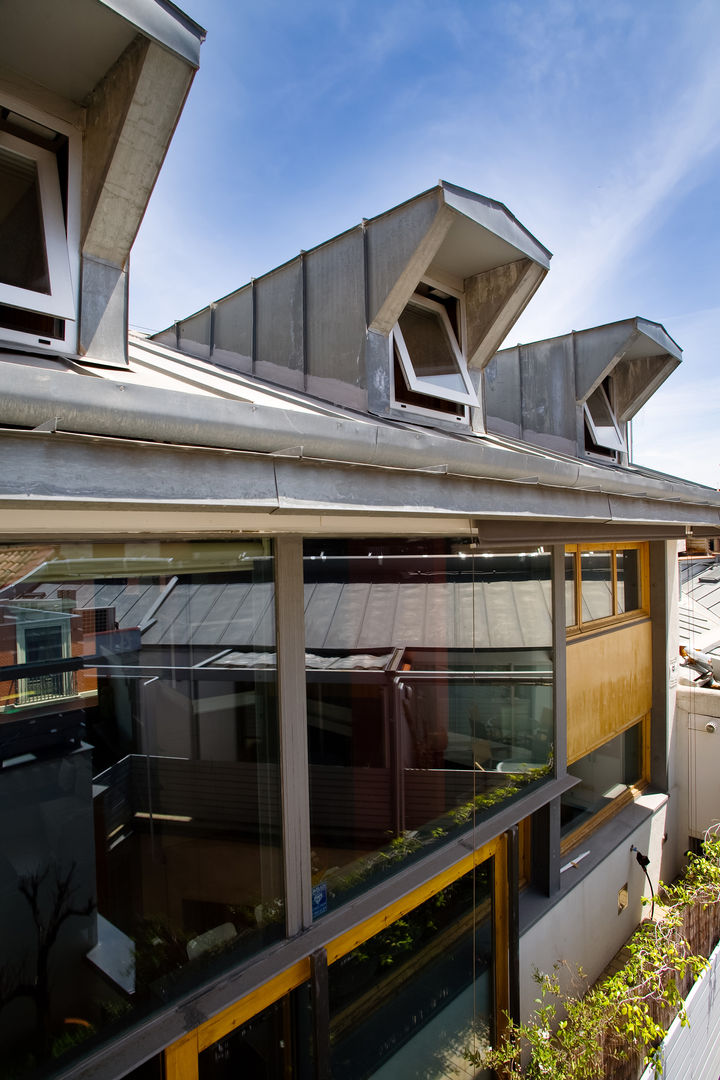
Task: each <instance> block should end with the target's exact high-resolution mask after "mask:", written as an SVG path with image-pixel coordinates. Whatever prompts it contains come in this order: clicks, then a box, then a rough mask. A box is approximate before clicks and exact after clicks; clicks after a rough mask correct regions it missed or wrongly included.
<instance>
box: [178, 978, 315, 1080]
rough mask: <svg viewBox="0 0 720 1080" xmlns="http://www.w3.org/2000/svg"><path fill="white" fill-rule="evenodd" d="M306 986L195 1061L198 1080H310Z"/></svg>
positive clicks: (312, 1066) (310, 1034) (310, 1028)
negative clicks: (287, 1079)
mask: <svg viewBox="0 0 720 1080" xmlns="http://www.w3.org/2000/svg"><path fill="white" fill-rule="evenodd" d="M315 1076H316V1071H315V1063H314V1044H313V1014H312V999H311V995H310V986H309V984H308V983H305V984H303V985H302V986H300V987H298V989H297V990H294V991H293V992H292V993H290V994H286V995H285V996H284V997H282V998H280V1000H279V1001H276V1002H274V1003H273V1004H272V1005H269V1006H268V1007H267V1008H266V1009H263V1010H262V1012H259V1013H258V1014H257V1016H253V1018H252V1019H251V1020H248V1022H247V1023H246V1024H243V1025H242V1026H241V1027H239V1028H237V1029H236V1030H235V1031H233V1032H232V1033H231V1034H230V1035H227V1036H226V1037H225V1038H224V1039H220V1040H219V1041H218V1042H216V1043H213V1045H212V1046H209V1047H208V1048H207V1049H206V1050H203V1051H202V1052H201V1053H200V1054H199V1055H198V1080H286V1078H289V1077H293V1080H314V1077H315Z"/></svg>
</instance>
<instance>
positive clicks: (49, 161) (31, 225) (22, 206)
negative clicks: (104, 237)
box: [0, 110, 75, 345]
mask: <svg viewBox="0 0 720 1080" xmlns="http://www.w3.org/2000/svg"><path fill="white" fill-rule="evenodd" d="M66 144H67V139H65V138H63V136H61V135H58V134H57V133H56V132H54V131H51V130H50V129H47V128H45V127H44V126H43V125H41V124H38V123H35V122H33V121H30V120H27V119H26V118H25V117H21V116H19V115H18V114H15V113H12V112H10V111H8V110H2V112H1V113H0V327H2V328H4V330H5V332H4V333H3V334H2V336H3V337H10V339H11V340H12V339H15V340H20V341H27V340H28V338H29V339H30V340H32V341H33V342H34V343H40V344H45V345H56V344H59V343H64V342H65V340H66V327H65V322H66V320H74V319H75V304H74V299H73V288H72V282H71V276H70V262H69V258H68V241H67V230H66V210H67V198H63V195H64V189H63V186H62V185H61V178H60V168H61V161H60V159H61V158H62V159H63V161H65V159H66V157H67V145H66ZM65 171H67V170H66V168H65ZM7 331H9V333H7Z"/></svg>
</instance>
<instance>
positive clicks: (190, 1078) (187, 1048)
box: [165, 1028, 198, 1080]
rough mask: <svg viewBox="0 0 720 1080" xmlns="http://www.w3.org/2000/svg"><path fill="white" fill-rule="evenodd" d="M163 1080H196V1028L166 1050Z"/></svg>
mask: <svg viewBox="0 0 720 1080" xmlns="http://www.w3.org/2000/svg"><path fill="white" fill-rule="evenodd" d="M165 1080H198V1031H197V1028H196V1029H195V1031H191V1032H190V1033H189V1034H188V1035H183V1037H182V1039H178V1041H177V1042H174V1043H173V1044H172V1046H168V1048H167V1049H166V1051H165Z"/></svg>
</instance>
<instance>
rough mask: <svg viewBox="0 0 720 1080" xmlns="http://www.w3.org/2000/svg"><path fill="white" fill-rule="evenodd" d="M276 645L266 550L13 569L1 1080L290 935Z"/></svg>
mask: <svg viewBox="0 0 720 1080" xmlns="http://www.w3.org/2000/svg"><path fill="white" fill-rule="evenodd" d="M274 634H275V612H274V590H273V557H272V548H271V546H270V545H269V544H268V543H263V542H261V541H252V542H249V543H202V544H201V543H183V542H176V543H146V544H143V543H126V544H123V543H117V544H92V543H86V544H79V543H76V544H57V545H53V544H46V545H35V546H32V547H31V546H24V547H21V546H3V547H0V766H1V767H0V852H2V854H1V855H0V912H2V920H1V921H0V938H1V940H2V947H1V955H2V958H3V960H2V963H3V971H2V982H3V988H4V1000H3V1002H2V1005H3V1007H2V1008H0V1050H1V1052H2V1057H3V1061H4V1063H5V1067H6V1069H7V1071H8V1073H9V1074H12V1073H13V1072H18V1073H19V1072H23V1071H24V1070H25V1069H26V1068H29V1067H32V1066H33V1065H38V1064H41V1063H42V1061H43V1060H48V1061H49V1060H52V1059H54V1057H55V1056H57V1055H58V1054H60V1053H61V1052H62V1051H63V1050H65V1049H66V1048H71V1047H72V1046H73V1045H74V1044H76V1043H81V1042H84V1043H85V1044H86V1047H87V1046H89V1045H92V1040H93V1039H94V1038H97V1037H98V1036H100V1035H101V1034H102V1033H103V1032H111V1031H113V1030H116V1029H117V1028H118V1026H122V1025H123V1024H124V1023H127V1022H131V1021H132V1020H134V1019H135V1018H137V1017H138V1016H140V1015H143V1014H146V1013H148V1012H152V1011H153V1010H154V1009H155V1008H158V1007H161V1006H162V1005H164V1004H165V1003H167V1002H168V1001H171V1000H172V999H173V998H174V997H176V996H178V995H179V994H181V993H184V992H186V991H187V990H188V989H189V988H190V987H192V986H194V985H196V984H198V983H199V982H202V981H205V980H207V979H208V978H210V977H212V975H213V974H214V973H216V972H219V971H222V970H224V969H225V968H227V966H228V965H229V964H231V963H235V962H237V961H238V960H239V959H241V958H242V957H244V956H247V955H250V954H252V953H254V952H256V951H257V950H259V949H261V948H262V947H263V946H265V945H266V944H268V943H269V942H271V941H275V940H277V939H278V938H280V937H282V936H283V935H284V932H285V927H284V897H283V873H282V856H281V839H282V835H281V832H282V830H281V816H280V780H279V762H278V730H277V715H276V703H277V693H276V672H275V663H274V660H273V661H272V663H268V662H267V657H268V655H272V653H273V650H274V641H275V637H274ZM228 655H233V656H235V657H241V658H242V663H240V662H238V661H236V663H235V664H234V665H233V666H225V665H224V664H223V657H225V656H228ZM88 1040H90V1042H89V1043H88Z"/></svg>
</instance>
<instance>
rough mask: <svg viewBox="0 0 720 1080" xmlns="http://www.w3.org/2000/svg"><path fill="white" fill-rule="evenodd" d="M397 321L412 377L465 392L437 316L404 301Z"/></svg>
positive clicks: (452, 353) (451, 350) (448, 343)
mask: <svg viewBox="0 0 720 1080" xmlns="http://www.w3.org/2000/svg"><path fill="white" fill-rule="evenodd" d="M398 322H399V324H400V330H401V331H402V336H403V340H404V341H405V347H406V348H407V351H408V353H409V355H410V360H411V362H412V366H413V370H414V371H415V374H416V376H417V377H418V378H419V379H423V380H427V382H428V383H430V384H432V385H436V386H443V387H445V388H446V389H448V390H459V391H461V392H462V393H466V387H465V384H464V382H463V380H462V377H461V375H460V373H459V371H458V364H457V359H456V357H455V353H454V352H453V349H452V347H451V345H450V341H449V339H448V335H447V330H446V327H445V326H444V324H443V322H442V321H441V317H440V315H439V314H437V313H436V312H434V311H426V310H425V308H420V307H415V306H414V305H413V304H408V306H407V307H406V308H405V310H404V311H403V313H402V315H401V316H400V319H399V320H398Z"/></svg>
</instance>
